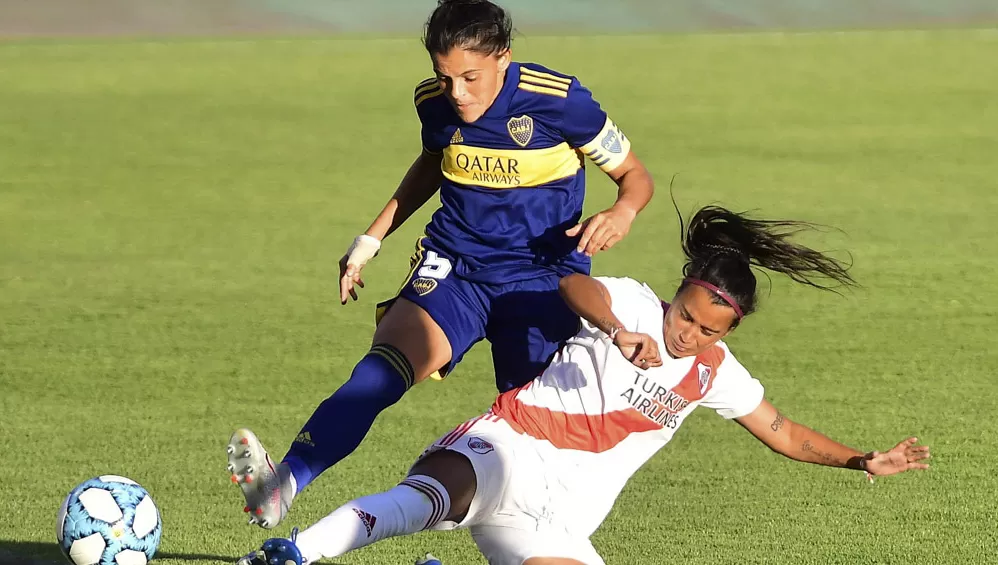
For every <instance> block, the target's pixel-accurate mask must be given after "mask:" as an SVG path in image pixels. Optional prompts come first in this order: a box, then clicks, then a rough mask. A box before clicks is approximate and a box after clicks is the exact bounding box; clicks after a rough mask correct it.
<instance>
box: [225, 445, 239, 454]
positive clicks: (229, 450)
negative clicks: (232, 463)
mask: <svg viewBox="0 0 998 565" xmlns="http://www.w3.org/2000/svg"><path fill="white" fill-rule="evenodd" d="M225 452H226V453H228V454H229V455H232V454H233V453H235V452H236V448H235V446H232V445H228V446H226V447H225Z"/></svg>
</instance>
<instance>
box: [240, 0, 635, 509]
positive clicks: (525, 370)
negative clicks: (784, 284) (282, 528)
mask: <svg viewBox="0 0 998 565" xmlns="http://www.w3.org/2000/svg"><path fill="white" fill-rule="evenodd" d="M511 34H512V23H511V21H510V18H509V16H508V14H507V13H506V12H505V11H504V10H503V9H502V8H500V7H499V6H497V5H495V4H493V3H492V2H489V1H487V0H441V1H440V2H439V3H438V6H437V8H436V9H435V10H434V11H433V13H432V14H431V15H430V17H429V19H428V21H427V23H426V26H425V30H424V45H425V47H426V49H427V51H428V53H429V55H430V59H431V61H432V64H433V71H434V74H435V76H434V77H431V78H428V79H426V80H424V81H422V82H420V83H419V84H418V85H417V86H416V88H415V92H414V102H415V106H416V112H417V114H418V116H419V120H420V122H421V124H422V131H421V138H422V151H421V152H420V154H419V156H418V157H416V160H415V162H413V164H412V165H411V166H410V167H409V171H408V173H407V174H406V175H405V177H404V178H403V180H402V182H401V184H400V185H399V187H398V189H397V190H396V191H395V194H394V195H393V196H392V198H391V199H390V200H389V201H388V204H387V205H386V206H385V207H384V209H383V210H382V211H381V213H380V214H379V215H378V216H377V218H376V219H375V220H374V222H373V223H372V224H371V225H370V227H369V228H368V229H367V231H366V232H365V233H364V234H363V235H360V236H358V237H357V238H356V239H355V240H354V242H353V244H352V245H351V246H350V248H349V250H348V251H347V253H346V254H345V255H344V257H343V259H341V261H340V268H341V277H342V278H341V280H340V291H341V296H340V298H341V300H342V302H343V303H344V304H345V303H346V302H347V300H348V298H349V297H352V298H353V299H354V300H356V299H357V288H358V287H361V288H362V287H363V282H362V280H361V270H362V269H363V268H364V265H365V264H366V263H367V262H368V261H370V260H371V259H372V258H373V257H374V256H375V255H376V254H377V252H378V250H379V248H380V245H381V241H382V240H383V239H384V238H385V237H387V236H388V235H390V234H391V233H392V232H394V231H395V230H396V229H397V228H398V227H399V226H401V225H402V223H403V222H405V221H406V219H408V218H409V217H410V216H411V215H412V214H413V213H414V212H415V211H416V210H417V209H419V208H420V207H421V206H422V205H423V204H425V203H426V201H427V200H429V198H430V197H431V196H433V195H434V194H435V193H436V192H437V191H438V190H439V191H440V202H441V205H440V208H439V209H438V210H437V211H436V213H434V214H433V217H432V219H431V221H430V223H429V225H427V226H426V230H425V236H424V237H422V238H420V239H419V241H418V242H417V244H416V252H415V254H414V255H413V258H412V264H411V268H410V271H409V274H408V276H407V278H406V279H405V282H404V283H403V285H402V288H401V290H400V291H399V293H398V295H397V296H396V297H395V298H393V299H392V300H390V301H388V302H386V303H383V304H381V305H379V316H378V325H377V329H376V331H375V334H374V339H373V347H372V348H371V350H370V351H369V352H368V353H367V354H366V355H365V356H364V357H363V359H361V360H360V362H359V363H357V365H356V366H355V367H354V369H353V372H352V373H351V376H350V379H349V380H348V381H347V382H346V383H344V384H343V385H342V386H341V387H340V388H339V389H338V390H337V391H336V392H335V393H334V394H333V395H332V396H331V397H329V398H328V399H326V400H325V401H323V402H322V403H321V404H320V405H319V407H318V408H317V409H316V410H315V412H314V413H313V414H312V417H311V418H310V419H309V420H308V421H307V422H306V423H305V425H304V426H303V427H302V429H301V432H300V433H299V434H298V436H297V437H296V439H295V440H294V442H293V443H292V445H291V448H290V450H289V451H288V453H287V455H286V456H285V457H284V459H283V461H282V462H281V463H280V464H279V465H274V464H273V463H272V461H271V460H270V458H269V456H268V455H267V452H266V450H265V449H264V448H263V446H262V445H261V443H260V441H259V440H258V439H257V438H256V436H255V435H253V434H252V433H251V432H249V431H248V430H239V431H237V432H236V433H235V434H233V436H232V440H231V441H230V444H229V446H228V452H229V471H230V472H231V473H232V479H233V482H236V483H238V484H239V485H240V486H241V488H242V491H243V494H244V496H245V498H246V508H245V509H246V511H247V512H250V513H251V518H250V522H251V523H257V524H259V525H261V526H263V527H265V528H273V527H275V526H276V525H277V524H278V523H279V522H280V521H281V520H282V519H283V518H284V516H285V514H286V513H287V511H288V509H289V508H290V505H291V501H292V499H293V498H294V496H295V494H296V493H298V492H301V491H302V489H304V488H305V486H307V485H308V484H309V483H310V482H311V481H312V480H313V479H314V478H315V477H317V476H318V475H319V474H320V473H322V472H323V471H324V470H326V469H328V468H329V467H331V466H333V465H334V464H336V463H337V462H338V461H340V460H341V459H342V458H343V457H345V456H347V455H348V454H350V453H351V452H352V451H353V450H354V449H356V447H357V446H358V445H359V444H360V442H361V440H362V439H363V438H364V436H365V435H366V434H367V432H368V430H369V429H370V427H371V425H372V424H373V422H374V420H375V418H376V417H377V415H378V414H379V413H380V412H381V411H383V410H384V409H385V408H387V407H389V406H391V405H393V404H395V403H396V402H398V401H399V400H400V399H401V398H402V396H403V395H404V394H405V392H406V391H407V390H408V389H409V388H410V387H412V386H413V385H414V384H416V383H418V382H420V381H422V380H424V379H426V378H428V377H430V376H431V375H434V374H437V375H446V373H447V372H449V371H450V370H451V369H452V368H453V367H454V366H455V365H457V364H458V363H459V362H460V361H461V358H462V357H463V356H464V354H465V353H466V352H467V351H468V350H469V349H470V348H471V347H472V346H473V345H474V344H475V343H477V342H478V341H480V340H482V339H483V338H485V339H488V340H489V341H490V342H491V344H492V355H493V362H494V365H495V374H496V387H497V388H498V389H499V391H500V392H503V391H507V390H510V389H513V388H516V387H518V386H521V385H523V384H524V383H526V382H528V381H530V380H531V379H532V378H533V377H535V376H536V375H538V374H540V373H541V371H542V370H543V369H544V367H545V365H546V364H547V362H548V361H549V359H550V358H551V357H552V356H553V354H554V353H555V352H556V350H557V349H558V347H559V345H560V343H561V342H562V341H563V340H565V339H567V338H569V337H570V336H572V335H574V334H575V332H576V331H577V329H578V324H579V319H578V316H576V315H575V314H574V313H573V312H572V311H571V310H570V309H569V308H568V307H567V306H566V305H565V304H564V302H563V301H562V300H561V299H560V297H559V295H558V283H559V280H560V279H561V278H562V277H564V276H566V275H569V274H572V273H582V274H588V273H589V269H590V258H591V257H592V256H593V255H594V254H596V253H598V252H600V251H603V250H606V249H609V248H610V247H612V246H613V245H614V244H616V243H617V242H618V241H620V240H621V238H623V237H624V236H626V235H627V233H628V231H629V229H630V226H631V223H632V222H633V221H634V218H635V216H636V215H637V214H638V212H640V211H641V209H642V208H644V207H645V205H646V204H647V203H648V201H649V200H650V199H651V197H652V193H653V190H654V188H653V183H652V179H651V176H650V175H649V173H648V171H647V170H646V169H645V167H644V166H643V165H642V164H641V162H640V161H639V160H638V159H637V157H635V156H634V154H633V153H632V152H631V151H630V142H629V140H628V138H627V137H625V136H624V135H623V134H622V133H621V131H620V130H619V129H618V128H617V126H616V125H615V124H614V123H613V121H611V120H610V118H609V117H607V114H606V112H604V111H603V109H602V108H601V107H600V105H599V104H598V103H597V102H596V101H595V100H594V99H593V96H592V94H591V93H590V91H589V90H587V89H586V88H585V87H583V86H582V85H581V84H580V83H579V81H578V79H576V78H574V77H571V76H568V75H564V74H562V73H558V72H556V71H553V70H551V69H548V68H545V67H542V66H540V65H537V64H533V63H517V62H514V61H512V59H511V52H510V40H511ZM586 159H588V160H590V161H592V162H593V163H594V164H595V165H596V166H598V167H599V168H600V169H601V170H602V171H603V172H605V173H606V174H607V175H608V176H609V177H610V178H611V179H613V181H614V182H615V183H616V184H617V186H618V196H617V200H616V202H615V203H614V204H613V206H612V207H610V208H609V209H607V210H604V211H602V212H600V213H598V214H596V215H594V216H592V217H590V218H587V219H585V220H582V205H583V200H584V198H585V161H586Z"/></svg>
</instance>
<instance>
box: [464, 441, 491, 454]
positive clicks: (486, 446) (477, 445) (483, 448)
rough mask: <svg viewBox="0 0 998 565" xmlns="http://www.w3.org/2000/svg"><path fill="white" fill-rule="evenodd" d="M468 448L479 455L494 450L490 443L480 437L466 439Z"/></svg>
mask: <svg viewBox="0 0 998 565" xmlns="http://www.w3.org/2000/svg"><path fill="white" fill-rule="evenodd" d="M468 447H469V448H471V450H472V451H474V452H475V453H477V454H479V455H485V454H486V453H489V452H491V451H493V450H494V449H495V447H492V444H491V443H489V442H487V441H485V440H484V439H482V438H480V437H473V438H468Z"/></svg>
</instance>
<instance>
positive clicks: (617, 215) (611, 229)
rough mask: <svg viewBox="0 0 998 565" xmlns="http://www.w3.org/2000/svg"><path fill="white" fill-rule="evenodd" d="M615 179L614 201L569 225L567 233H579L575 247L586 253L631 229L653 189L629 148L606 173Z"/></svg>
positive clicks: (606, 245)
mask: <svg viewBox="0 0 998 565" xmlns="http://www.w3.org/2000/svg"><path fill="white" fill-rule="evenodd" d="M607 176H609V177H610V178H611V179H613V182H615V183H617V201H616V202H614V204H613V206H611V207H610V208H608V209H606V210H604V211H602V212H599V213H597V214H595V215H593V216H590V217H589V218H586V219H585V220H583V221H582V222H580V223H579V224H577V225H575V226H574V227H572V228H571V229H569V230H568V231H567V232H566V234H567V235H568V236H569V237H576V236H580V234H581V237H579V244H578V250H579V252H580V253H581V252H584V253H585V254H586V255H589V256H590V257H591V256H593V255H595V254H596V253H598V252H600V251H606V250H607V249H610V248H611V247H613V246H614V245H616V244H617V242H618V241H620V240H621V239H623V238H624V237H625V236H626V235H627V234H628V232H630V231H631V224H632V223H633V222H634V218H635V217H637V215H638V212H640V211H641V210H643V209H644V207H645V206H647V205H648V202H650V201H651V198H652V196H653V195H654V193H655V183H654V181H653V180H652V177H651V173H649V172H648V169H647V168H645V166H644V163H642V162H641V161H640V160H639V159H638V158H637V157H636V156H635V155H634V152H633V151H629V152H628V153H627V157H626V158H624V161H623V162H622V163H621V164H620V165H618V166H617V167H616V168H614V169H613V170H612V171H609V172H608V173H607Z"/></svg>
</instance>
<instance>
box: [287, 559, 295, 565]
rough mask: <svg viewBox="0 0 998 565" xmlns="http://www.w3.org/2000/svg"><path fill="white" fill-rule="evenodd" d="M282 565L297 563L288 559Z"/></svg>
mask: <svg viewBox="0 0 998 565" xmlns="http://www.w3.org/2000/svg"><path fill="white" fill-rule="evenodd" d="M284 565H297V563H295V562H294V561H292V560H291V559H288V560H287V561H285V562H284Z"/></svg>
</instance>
